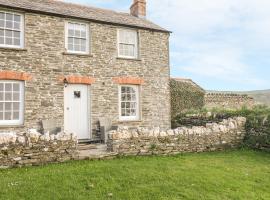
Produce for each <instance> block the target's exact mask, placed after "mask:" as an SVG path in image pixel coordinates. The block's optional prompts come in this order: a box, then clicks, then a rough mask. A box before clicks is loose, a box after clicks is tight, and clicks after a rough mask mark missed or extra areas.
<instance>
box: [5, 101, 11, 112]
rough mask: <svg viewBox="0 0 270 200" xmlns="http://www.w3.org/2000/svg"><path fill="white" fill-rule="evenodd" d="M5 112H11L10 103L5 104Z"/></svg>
mask: <svg viewBox="0 0 270 200" xmlns="http://www.w3.org/2000/svg"><path fill="white" fill-rule="evenodd" d="M5 111H11V103H10V102H6V103H5Z"/></svg>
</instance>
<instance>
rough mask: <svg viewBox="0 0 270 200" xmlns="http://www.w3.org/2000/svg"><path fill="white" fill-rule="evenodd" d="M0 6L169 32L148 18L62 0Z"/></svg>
mask: <svg viewBox="0 0 270 200" xmlns="http://www.w3.org/2000/svg"><path fill="white" fill-rule="evenodd" d="M0 6H1V7H6V8H16V9H20V10H24V11H29V12H37V13H44V14H51V15H57V16H62V17H72V18H78V19H84V20H90V21H94V22H99V23H106V24H113V25H123V26H129V27H134V28H143V29H150V30H153V31H161V32H169V31H168V30H166V29H164V28H161V27H160V26H158V25H156V24H154V23H152V22H150V21H148V20H147V19H142V18H138V17H134V16H132V15H130V14H128V13H122V12H116V11H112V10H106V9H100V8H95V7H89V6H84V5H78V4H73V3H67V2H63V1H61V0H0Z"/></svg>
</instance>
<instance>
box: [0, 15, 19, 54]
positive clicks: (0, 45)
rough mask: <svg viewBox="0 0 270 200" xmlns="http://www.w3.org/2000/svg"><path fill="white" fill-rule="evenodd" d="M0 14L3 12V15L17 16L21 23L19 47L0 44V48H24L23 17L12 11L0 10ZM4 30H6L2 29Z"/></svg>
mask: <svg viewBox="0 0 270 200" xmlns="http://www.w3.org/2000/svg"><path fill="white" fill-rule="evenodd" d="M0 12H3V13H5V14H15V15H19V16H20V17H21V23H20V45H7V44H0V47H7V48H19V49H22V48H24V15H23V14H21V13H18V12H12V11H5V10H0ZM4 30H6V28H5V29H4ZM8 30H13V31H14V30H15V29H8Z"/></svg>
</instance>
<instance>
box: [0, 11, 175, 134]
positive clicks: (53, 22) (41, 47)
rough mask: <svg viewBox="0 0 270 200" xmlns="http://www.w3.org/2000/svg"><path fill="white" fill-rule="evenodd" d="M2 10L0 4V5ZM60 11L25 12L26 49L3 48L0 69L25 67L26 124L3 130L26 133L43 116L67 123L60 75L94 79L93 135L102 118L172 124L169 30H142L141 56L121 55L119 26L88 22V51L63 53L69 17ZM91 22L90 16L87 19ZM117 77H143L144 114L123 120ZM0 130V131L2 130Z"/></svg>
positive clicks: (149, 124)
mask: <svg viewBox="0 0 270 200" xmlns="http://www.w3.org/2000/svg"><path fill="white" fill-rule="evenodd" d="M0 9H1V8H0ZM67 20H73V19H66V18H60V17H56V16H46V15H42V14H33V13H25V48H24V49H16V50H15V49H7V48H6V49H5V48H0V71H2V70H13V71H16V72H25V73H28V74H29V75H31V77H32V79H31V80H27V81H25V104H24V105H25V106H24V109H25V115H24V125H22V126H16V127H0V132H6V131H14V130H15V131H16V132H21V133H24V132H25V131H26V130H27V129H29V128H36V129H38V128H39V125H38V124H39V121H40V120H48V119H51V120H54V121H56V122H57V125H58V126H60V127H62V128H63V125H64V106H63V104H64V85H63V82H62V81H59V77H60V76H61V77H62V76H72V75H78V76H87V77H91V78H93V79H94V80H95V82H94V83H93V84H92V85H91V86H90V87H89V92H90V94H91V95H90V100H89V102H90V106H91V108H90V110H91V112H90V114H89V115H90V120H89V124H90V123H91V128H92V129H93V134H95V130H96V126H97V122H98V120H99V118H100V117H108V118H110V119H111V120H112V122H113V125H124V126H129V127H133V126H135V127H136V126H142V127H154V126H160V127H161V128H170V126H171V120H170V91H169V76H170V75H169V74H170V69H169V34H168V33H163V32H153V31H149V30H143V29H140V30H138V32H139V46H140V48H139V49H140V58H139V59H121V58H118V57H117V29H118V28H120V27H117V26H113V25H106V24H98V23H94V22H90V21H89V26H90V37H91V40H90V44H91V45H90V51H91V53H90V54H89V55H72V54H68V53H65V21H67ZM86 22H87V21H86ZM117 77H137V78H141V79H143V80H144V81H143V84H141V88H140V91H141V92H140V98H141V99H140V101H141V108H140V111H141V119H140V120H138V121H134V122H121V121H119V112H118V111H119V110H118V86H119V84H118V83H116V82H114V81H113V80H114V78H117ZM0 135H1V134H0Z"/></svg>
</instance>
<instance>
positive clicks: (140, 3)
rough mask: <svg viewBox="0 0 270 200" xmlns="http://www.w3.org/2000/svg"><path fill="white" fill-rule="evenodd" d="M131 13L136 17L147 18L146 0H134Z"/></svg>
mask: <svg viewBox="0 0 270 200" xmlns="http://www.w3.org/2000/svg"><path fill="white" fill-rule="evenodd" d="M130 14H131V15H133V16H135V17H140V18H146V0H133V4H132V6H131V7H130Z"/></svg>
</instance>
